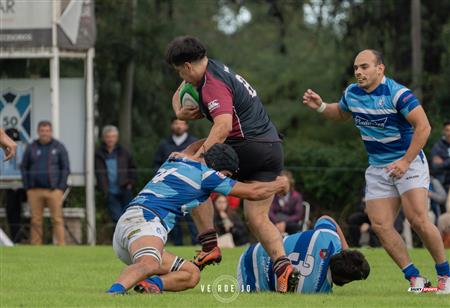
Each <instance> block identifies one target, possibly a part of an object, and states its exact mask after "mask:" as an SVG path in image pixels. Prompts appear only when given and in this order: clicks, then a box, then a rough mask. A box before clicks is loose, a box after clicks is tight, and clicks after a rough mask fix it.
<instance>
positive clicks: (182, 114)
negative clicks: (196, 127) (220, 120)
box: [177, 107, 203, 121]
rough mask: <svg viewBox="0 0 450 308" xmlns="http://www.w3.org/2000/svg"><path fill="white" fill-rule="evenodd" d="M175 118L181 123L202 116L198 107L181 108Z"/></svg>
mask: <svg viewBox="0 0 450 308" xmlns="http://www.w3.org/2000/svg"><path fill="white" fill-rule="evenodd" d="M177 118H178V119H180V120H183V121H187V120H197V119H201V118H203V114H202V113H201V112H200V109H199V108H198V107H182V108H181V109H180V110H179V111H178V112H177Z"/></svg>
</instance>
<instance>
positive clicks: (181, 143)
mask: <svg viewBox="0 0 450 308" xmlns="http://www.w3.org/2000/svg"><path fill="white" fill-rule="evenodd" d="M170 129H171V132H172V134H171V135H170V136H169V137H167V138H166V139H164V140H162V141H161V143H160V144H159V147H158V150H157V151H156V154H155V158H154V160H153V167H155V168H156V169H158V168H159V166H161V165H162V164H163V163H164V162H165V161H166V159H167V158H168V157H169V155H170V153H172V152H181V151H183V150H184V149H185V148H186V147H187V146H188V145H190V144H192V143H193V142H194V141H196V140H197V138H195V137H194V136H192V135H191V134H189V132H188V131H189V125H188V124H187V122H186V121H183V120H178V119H177V118H176V117H173V118H172V124H171V126H170Z"/></svg>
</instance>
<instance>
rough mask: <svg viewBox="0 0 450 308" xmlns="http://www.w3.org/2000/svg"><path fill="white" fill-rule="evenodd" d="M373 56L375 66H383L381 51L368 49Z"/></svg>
mask: <svg viewBox="0 0 450 308" xmlns="http://www.w3.org/2000/svg"><path fill="white" fill-rule="evenodd" d="M369 50H370V51H371V52H372V53H373V55H374V56H375V60H376V64H377V65H379V64H384V59H383V54H382V53H381V51H378V50H376V49H369Z"/></svg>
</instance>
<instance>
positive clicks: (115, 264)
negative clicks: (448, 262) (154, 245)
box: [0, 246, 450, 307]
mask: <svg viewBox="0 0 450 308" xmlns="http://www.w3.org/2000/svg"><path fill="white" fill-rule="evenodd" d="M167 249H168V250H169V251H171V252H173V253H176V254H178V255H180V256H182V257H184V258H190V257H191V256H192V255H193V252H194V247H168V248H167ZM243 250H244V248H236V249H227V250H224V251H223V255H224V259H223V261H222V263H221V265H220V266H209V267H207V268H206V269H205V270H204V271H203V272H202V278H201V281H200V283H199V285H198V286H197V287H196V288H195V289H193V290H189V291H185V292H181V293H169V292H166V293H164V294H163V295H157V296H149V295H142V294H136V293H134V292H130V295H127V296H110V295H107V294H105V290H106V289H108V288H109V286H110V285H111V283H112V282H114V280H115V278H116V277H117V275H118V274H119V273H120V271H121V270H122V268H123V264H121V263H120V261H119V260H118V259H117V258H116V257H115V255H114V253H113V250H112V248H111V247H109V246H100V247H83V246H72V247H62V248H60V247H53V246H43V247H30V246H19V247H13V248H4V247H1V248H0V306H1V307H93V306H96V307H99V306H102V307H215V306H228V307H418V306H422V307H450V296H445V295H436V294H429V293H428V294H410V293H408V292H406V289H407V287H408V286H407V282H406V281H405V280H404V279H403V277H402V273H401V272H400V271H399V270H398V269H397V267H396V266H395V265H394V264H393V262H392V261H391V260H390V259H389V257H388V256H387V254H386V253H385V252H384V250H382V249H363V250H362V251H363V253H364V254H366V256H367V259H368V261H369V263H370V265H371V269H372V270H371V274H370V276H369V278H368V279H367V280H366V281H363V282H353V283H351V284H349V285H347V286H344V287H334V292H333V294H330V295H298V294H289V295H283V294H272V293H264V294H262V293H259V294H256V293H254V294H248V293H240V294H239V295H238V297H237V298H236V299H235V300H234V301H232V302H231V303H228V304H226V303H222V302H220V301H218V300H217V299H216V298H215V297H214V296H213V294H212V293H208V292H207V287H208V284H213V282H214V280H216V279H217V278H218V277H220V276H221V275H232V276H235V269H236V264H237V260H238V257H239V255H240V254H241V253H242V251H243ZM411 255H412V257H413V260H414V262H415V263H416V265H417V266H418V267H419V268H420V270H421V272H422V274H423V275H425V276H427V277H429V278H430V279H432V280H433V285H436V276H435V272H434V265H433V262H432V260H431V258H430V257H429V256H428V253H427V251H426V250H423V249H415V250H412V251H411ZM447 257H450V253H449V251H447ZM223 283H224V284H227V281H224V282H223ZM202 286H203V291H202ZM220 295H221V296H222V297H223V298H226V299H227V298H228V299H229V298H230V297H231V296H232V294H231V293H220Z"/></svg>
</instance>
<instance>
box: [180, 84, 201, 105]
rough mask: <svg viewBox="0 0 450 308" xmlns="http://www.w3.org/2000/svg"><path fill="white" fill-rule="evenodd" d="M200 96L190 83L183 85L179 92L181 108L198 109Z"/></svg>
mask: <svg viewBox="0 0 450 308" xmlns="http://www.w3.org/2000/svg"><path fill="white" fill-rule="evenodd" d="M199 99H200V96H199V95H198V92H197V90H196V89H195V87H194V86H193V85H191V84H190V83H185V84H184V85H183V87H182V88H181V90H180V103H181V107H198V103H199Z"/></svg>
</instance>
